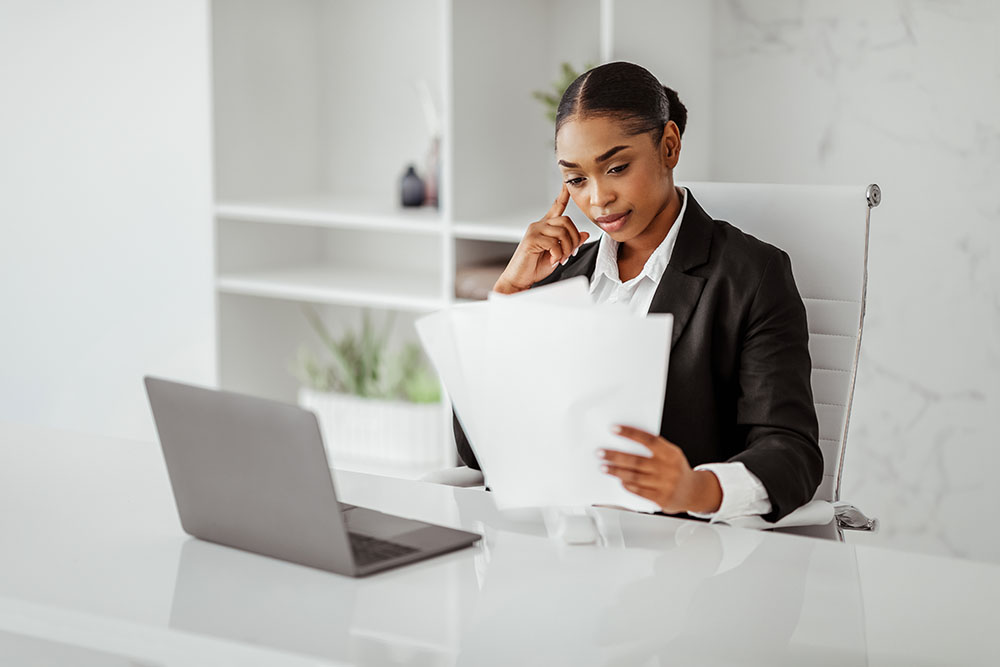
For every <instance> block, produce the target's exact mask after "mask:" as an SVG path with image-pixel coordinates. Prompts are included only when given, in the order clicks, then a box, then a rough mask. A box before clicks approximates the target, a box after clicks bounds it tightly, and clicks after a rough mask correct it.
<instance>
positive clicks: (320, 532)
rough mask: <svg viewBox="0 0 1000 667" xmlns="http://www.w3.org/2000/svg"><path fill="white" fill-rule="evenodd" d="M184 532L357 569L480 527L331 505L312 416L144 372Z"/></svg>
mask: <svg viewBox="0 0 1000 667" xmlns="http://www.w3.org/2000/svg"><path fill="white" fill-rule="evenodd" d="M145 382H146V392H147V394H148V396H149V403H150V406H151V407H152V410H153V418H154V420H155V422H156V429H157V431H158V432H159V436H160V445H161V447H162V448H163V456H164V459H166V463H167V472H168V473H169V475H170V484H171V486H172V487H173V491H174V500H175V501H176V502H177V511H178V513H179V514H180V519H181V526H182V527H183V528H184V530H185V532H187V533H189V534H191V535H193V536H195V537H199V538H201V539H203V540H208V541H210V542H217V543H219V544H224V545H227V546H231V547H236V548H238V549H245V550H246V551H253V552H255V553H258V554H263V555H265V556H272V557H274V558H280V559H282V560H287V561H291V562H293V563H300V564H302V565H308V566H311V567H316V568H319V569H322V570H329V571H330V572H336V573H338V574H346V575H350V576H355V577H357V576H364V575H367V574H371V573H373V572H379V571H381V570H386V569H389V568H392V567H396V566H397V565H403V564H404V563H410V562H413V561H417V560H423V559H425V558H429V557H431V556H434V555H437V554H442V553H445V552H448V551H453V550H455V549H460V548H462V547H466V546H469V545H471V544H472V543H473V542H475V541H476V540H478V539H479V535H476V534H474V533H468V532H465V531H461V530H453V529H451V528H445V527H443V526H436V525H433V524H429V523H424V522H422V521H415V520H413V519H404V518H402V517H398V516H393V515H390V514H383V513H381V512H376V511H374V510H370V509H366V508H363V507H354V506H352V505H345V504H342V503H341V504H338V502H337V496H336V491H335V490H334V486H333V479H332V476H331V474H330V468H329V464H328V463H327V459H326V451H325V449H324V447H323V439H322V436H321V435H320V432H319V425H318V424H317V422H316V416H315V415H314V414H313V413H312V412H310V411H308V410H304V409H302V408H300V407H298V406H295V405H288V404H285V403H279V402H276V401H269V400H266V399H262V398H254V397H252V396H245V395H242V394H236V393H232V392H227V391H219V390H215V389H206V388H202V387H194V386H191V385H185V384H180V383H177V382H171V381H168V380H162V379H157V378H152V377H146V378H145Z"/></svg>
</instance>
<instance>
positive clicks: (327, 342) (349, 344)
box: [291, 306, 441, 403]
mask: <svg viewBox="0 0 1000 667" xmlns="http://www.w3.org/2000/svg"><path fill="white" fill-rule="evenodd" d="M302 310H303V313H305V316H306V319H307V320H308V321H309V325H310V326H311V327H312V329H313V331H315V332H316V335H317V336H319V339H320V341H322V343H323V350H324V352H325V353H326V357H327V358H326V360H325V361H321V360H320V359H318V358H317V357H316V355H315V354H314V353H313V351H312V350H310V349H309V348H308V347H306V346H304V345H303V346H302V347H300V348H299V352H298V357H297V359H296V361H295V363H294V364H293V365H292V368H291V371H292V373H294V374H295V376H296V377H297V378H298V379H299V381H300V382H302V383H303V384H305V385H306V386H308V387H310V388H312V389H314V390H315V391H333V392H340V393H346V394H354V395H355V396H363V397H366V398H382V399H397V400H407V401H411V402H414V403H437V402H439V401H440V400H441V386H440V384H439V383H438V380H437V377H436V376H435V375H434V373H433V372H431V370H430V369H429V368H428V367H427V364H426V363H425V362H424V359H423V355H422V353H421V351H420V346H419V345H416V344H415V343H409V344H407V345H405V346H403V348H402V349H401V350H399V351H398V352H397V353H395V354H390V353H389V350H388V341H389V332H390V331H391V329H392V323H393V319H394V317H393V316H389V317H388V318H386V321H385V324H384V326H383V327H382V328H381V329H376V327H375V325H374V324H373V323H372V319H371V315H370V313H369V312H368V311H367V310H366V311H364V312H363V313H362V320H361V331H360V332H355V331H347V332H346V333H345V334H344V335H343V336H342V337H341V338H340V339H339V340H338V339H334V338H333V336H331V335H330V331H329V329H327V328H326V325H325V324H323V321H322V320H321V319H320V317H319V315H318V314H317V313H316V311H315V309H313V308H312V307H309V306H303V308H302Z"/></svg>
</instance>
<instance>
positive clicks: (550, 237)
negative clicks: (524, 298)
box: [493, 183, 590, 294]
mask: <svg viewBox="0 0 1000 667" xmlns="http://www.w3.org/2000/svg"><path fill="white" fill-rule="evenodd" d="M568 203H569V188H567V187H566V184H565V183H563V186H562V190H560V191H559V196H558V197H556V200H555V202H553V204H552V208H550V209H549V212H548V213H546V214H545V217H543V218H542V219H541V220H539V221H538V222H533V223H531V224H530V225H528V229H527V231H526V232H525V233H524V238H522V239H521V242H520V243H519V244H517V249H516V250H515V251H514V256H513V257H511V258H510V262H509V263H508V264H507V268H506V269H504V272H503V273H502V274H501V275H500V278H499V279H498V280H497V282H496V285H494V286H493V291H494V292H500V293H501V294H513V293H515V292H522V291H524V290H526V289H528V288H529V287H531V286H532V285H534V284H535V283H537V282H538V281H539V280H542V279H543V278H546V277H548V276H549V275H550V274H551V273H552V272H553V271H555V269H556V266H558V265H559V264H560V263H562V264H565V263H566V261H567V260H568V259H569V258H570V257H571V256H572V255H573V254H574V253H576V251H577V249H578V248H579V247H580V246H581V245H583V242H584V241H586V240H587V239H588V238H590V234H588V233H587V232H581V231H579V230H578V229H577V228H576V225H574V224H573V221H572V220H571V219H570V217H569V216H568V215H563V212H564V211H565V210H566V204H568Z"/></svg>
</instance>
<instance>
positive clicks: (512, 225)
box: [452, 211, 544, 243]
mask: <svg viewBox="0 0 1000 667" xmlns="http://www.w3.org/2000/svg"><path fill="white" fill-rule="evenodd" d="M543 213H544V211H543ZM538 218H539V213H538V211H532V212H530V213H525V214H524V215H510V216H503V217H501V218H492V219H488V220H482V221H479V222H456V223H455V224H454V226H453V227H452V234H453V236H454V237H455V238H458V239H469V240H473V241H506V242H509V243H519V242H520V241H521V238H522V237H523V236H524V231H525V230H526V229H527V228H528V225H530V224H531V223H533V222H535V221H536V220H538Z"/></svg>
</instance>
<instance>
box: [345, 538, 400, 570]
mask: <svg viewBox="0 0 1000 667" xmlns="http://www.w3.org/2000/svg"><path fill="white" fill-rule="evenodd" d="M348 535H350V537H351V551H353V552H354V561H355V563H356V564H358V565H370V564H371V563H377V562H379V561H382V560H389V559H390V558H396V557H397V556H405V555H406V554H412V553H413V552H415V551H417V549H415V548H413V547H408V546H406V545H405V544H397V543H396V542H388V541H386V540H380V539H378V538H377V537H369V536H368V535H361V534H359V533H348Z"/></svg>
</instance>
